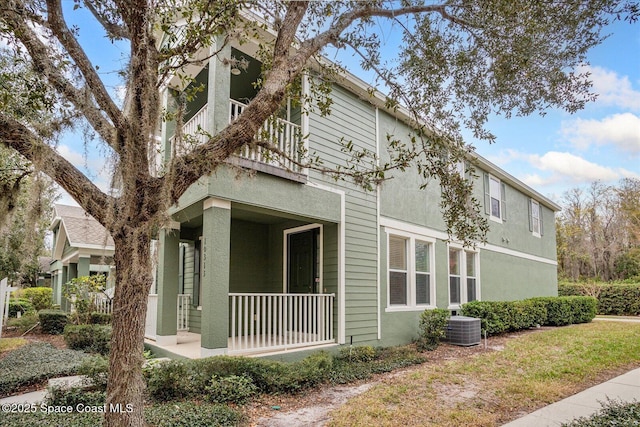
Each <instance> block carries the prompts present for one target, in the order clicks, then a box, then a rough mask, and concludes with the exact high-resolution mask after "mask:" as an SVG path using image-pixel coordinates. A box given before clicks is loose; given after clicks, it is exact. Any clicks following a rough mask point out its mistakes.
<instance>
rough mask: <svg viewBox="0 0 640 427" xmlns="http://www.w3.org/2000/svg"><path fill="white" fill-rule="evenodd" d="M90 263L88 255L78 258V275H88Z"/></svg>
mask: <svg viewBox="0 0 640 427" xmlns="http://www.w3.org/2000/svg"><path fill="white" fill-rule="evenodd" d="M90 263H91V258H89V257H83V258H78V277H82V276H88V275H89V264H90Z"/></svg>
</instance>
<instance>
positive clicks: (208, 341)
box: [200, 198, 231, 357]
mask: <svg viewBox="0 0 640 427" xmlns="http://www.w3.org/2000/svg"><path fill="white" fill-rule="evenodd" d="M230 247H231V202H229V201H227V200H221V199H214V198H210V199H207V200H205V201H204V204H203V213H202V282H201V283H202V301H201V302H200V304H201V305H202V323H201V327H200V328H201V331H200V333H201V340H202V341H201V346H202V347H201V355H202V357H207V356H214V355H218V354H226V352H227V343H228V337H229V252H230Z"/></svg>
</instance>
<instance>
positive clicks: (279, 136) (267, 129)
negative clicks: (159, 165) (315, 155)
mask: <svg viewBox="0 0 640 427" xmlns="http://www.w3.org/2000/svg"><path fill="white" fill-rule="evenodd" d="M245 108H246V105H245V104H243V103H241V102H238V101H236V100H233V99H230V100H229V123H232V122H233V121H234V120H236V119H237V118H238V117H239V116H240V114H242V111H244V109H245ZM207 112H208V111H207V105H205V106H204V107H202V108H201V109H200V110H199V111H198V112H197V113H196V114H194V116H193V117H191V118H190V119H189V120H188V121H187V122H186V123H185V124H184V125H183V126H182V133H183V135H189V136H191V137H192V138H189V139H185V140H184V142H183V146H181V147H176V146H175V137H173V138H171V146H172V147H173V148H172V149H173V150H174V154H175V153H176V152H177V153H178V154H182V153H184V152H187V151H189V144H202V143H204V142H206V141H207V139H208V136H207V135H206V134H203V133H202V131H206V130H207ZM256 139H257V140H258V141H265V142H269V143H271V144H272V145H273V146H274V147H275V148H277V149H278V150H279V151H280V152H282V153H284V156H280V155H278V154H276V153H274V152H272V151H270V150H267V149H265V148H262V147H255V146H254V147H249V146H244V147H243V148H242V149H241V151H240V152H239V153H237V154H238V156H240V157H242V158H245V159H248V160H252V161H255V162H259V163H263V164H267V165H271V166H275V167H278V168H283V169H286V170H290V171H293V172H297V173H301V172H302V168H301V167H300V166H299V165H298V164H297V163H300V162H301V161H302V160H303V152H304V150H303V147H304V145H303V139H302V129H301V127H300V125H297V124H295V123H292V122H290V121H288V120H284V119H281V118H279V117H271V118H269V119H268V120H267V121H266V122H265V123H264V124H263V125H262V127H261V128H260V130H259V131H258V133H257V135H256ZM296 162H297V163H296Z"/></svg>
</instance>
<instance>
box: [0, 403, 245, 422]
mask: <svg viewBox="0 0 640 427" xmlns="http://www.w3.org/2000/svg"><path fill="white" fill-rule="evenodd" d="M144 417H145V421H146V422H147V424H148V425H151V426H155V427H229V426H242V425H245V424H246V423H245V418H244V416H243V415H242V413H241V412H240V411H238V410H235V409H233V408H230V407H228V406H227V405H220V404H210V403H193V402H179V403H175V402H172V403H167V404H155V405H151V406H147V407H145V410H144ZM102 419H103V416H102V414H99V413H92V412H74V413H72V414H56V413H51V414H48V413H46V412H39V411H38V412H34V413H29V414H17V413H14V414H3V418H2V426H3V427H33V426H34V425H37V426H39V427H59V426H65V427H95V426H97V425H100V424H101V423H102Z"/></svg>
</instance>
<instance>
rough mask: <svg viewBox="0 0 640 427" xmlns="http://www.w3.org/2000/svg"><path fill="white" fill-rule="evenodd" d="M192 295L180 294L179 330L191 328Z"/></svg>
mask: <svg viewBox="0 0 640 427" xmlns="http://www.w3.org/2000/svg"><path fill="white" fill-rule="evenodd" d="M190 300H191V295H189V294H178V316H177V318H178V331H188V330H189V301H190Z"/></svg>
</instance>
